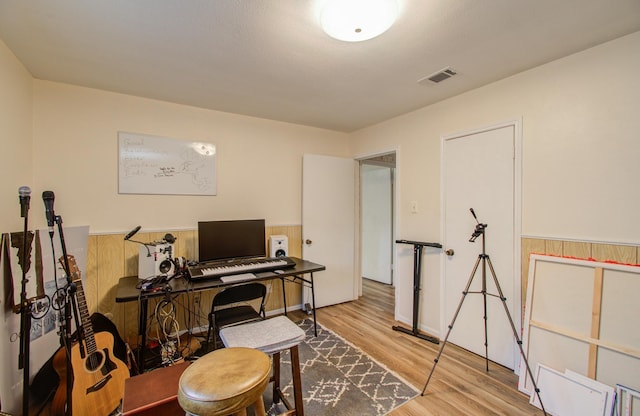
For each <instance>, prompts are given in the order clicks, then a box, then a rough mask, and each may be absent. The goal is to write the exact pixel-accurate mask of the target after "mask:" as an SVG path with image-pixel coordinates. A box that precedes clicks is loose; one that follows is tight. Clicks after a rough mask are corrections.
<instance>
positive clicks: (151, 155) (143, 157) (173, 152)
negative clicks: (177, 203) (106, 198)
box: [118, 132, 216, 195]
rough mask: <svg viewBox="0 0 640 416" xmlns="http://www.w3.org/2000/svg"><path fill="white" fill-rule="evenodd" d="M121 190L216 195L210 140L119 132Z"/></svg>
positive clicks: (214, 160)
mask: <svg viewBox="0 0 640 416" xmlns="http://www.w3.org/2000/svg"><path fill="white" fill-rule="evenodd" d="M118 157H119V160H118V193H121V194H156V195H216V147H215V145H213V144H211V143H202V142H187V141H183V140H178V139H172V138H166V137H157V136H148V135H143V134H134V133H124V132H119V133H118Z"/></svg>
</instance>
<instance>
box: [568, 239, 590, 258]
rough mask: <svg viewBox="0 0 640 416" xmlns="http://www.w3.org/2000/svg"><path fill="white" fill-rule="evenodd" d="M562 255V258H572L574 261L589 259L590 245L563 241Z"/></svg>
mask: <svg viewBox="0 0 640 416" xmlns="http://www.w3.org/2000/svg"><path fill="white" fill-rule="evenodd" d="M562 255H563V256H564V257H574V258H576V259H590V258H591V243H583V242H579V241H564V242H563V243H562Z"/></svg>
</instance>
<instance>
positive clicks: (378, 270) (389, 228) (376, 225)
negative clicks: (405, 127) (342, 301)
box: [360, 152, 396, 286]
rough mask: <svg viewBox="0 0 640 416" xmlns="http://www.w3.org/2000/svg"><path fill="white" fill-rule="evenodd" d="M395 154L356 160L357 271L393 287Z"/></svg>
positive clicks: (363, 276) (365, 276) (366, 277)
mask: <svg viewBox="0 0 640 416" xmlns="http://www.w3.org/2000/svg"><path fill="white" fill-rule="evenodd" d="M395 169H396V154H395V152H391V153H385V154H381V155H377V156H374V157H369V158H366V159H362V160H360V201H361V202H360V251H361V255H360V270H361V276H362V278H363V279H369V280H374V281H377V282H380V283H384V284H388V285H391V286H393V284H394V275H393V271H394V264H393V263H394V250H393V248H394V241H395V239H394V237H395V229H394V226H395V212H394V211H395V210H394V206H395Z"/></svg>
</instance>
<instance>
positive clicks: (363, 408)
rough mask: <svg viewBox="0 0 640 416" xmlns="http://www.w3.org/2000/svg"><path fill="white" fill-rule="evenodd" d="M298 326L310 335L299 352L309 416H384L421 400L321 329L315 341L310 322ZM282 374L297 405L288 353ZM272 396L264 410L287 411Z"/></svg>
mask: <svg viewBox="0 0 640 416" xmlns="http://www.w3.org/2000/svg"><path fill="white" fill-rule="evenodd" d="M298 325H299V326H300V327H301V328H302V329H303V330H304V331H305V333H306V334H307V336H306V339H305V342H303V343H302V344H300V346H299V351H300V370H301V372H302V396H303V399H304V413H305V415H308V416H324V415H327V416H328V415H331V416H370V415H371V416H373V415H385V414H387V413H389V412H390V411H391V410H393V409H395V408H397V407H398V406H400V405H402V404H404V403H406V402H407V401H409V400H411V399H412V398H414V397H416V396H417V395H418V391H417V390H416V389H415V388H414V387H412V386H410V385H409V384H407V383H405V382H404V381H403V380H401V379H400V378H399V377H398V376H396V375H395V374H393V373H392V372H391V371H389V370H388V369H387V368H385V367H384V366H382V365H381V364H379V363H377V362H376V361H374V360H373V359H372V358H371V357H369V356H368V355H367V354H365V353H364V352H363V351H361V350H359V349H358V348H356V347H354V346H353V345H351V344H349V343H348V342H347V341H345V340H344V339H342V338H341V337H340V336H338V335H336V334H334V333H333V332H331V331H329V330H327V329H325V328H323V327H321V326H320V325H318V336H317V337H315V336H314V333H313V321H312V320H310V319H305V320H303V321H301V322H299V323H298ZM280 368H281V386H283V388H282V391H283V392H284V393H285V395H286V396H287V398H288V399H289V401H290V402H291V403H293V387H292V385H291V360H290V357H289V351H287V352H286V353H283V354H282V356H281V362H280ZM271 390H272V389H271V384H270V385H269V386H268V387H267V391H266V392H265V405H266V406H267V413H268V415H270V416H273V415H277V414H279V413H281V412H283V411H284V410H285V408H284V405H283V404H282V403H280V404H278V405H274V404H273V400H272V399H271ZM269 405H271V408H269Z"/></svg>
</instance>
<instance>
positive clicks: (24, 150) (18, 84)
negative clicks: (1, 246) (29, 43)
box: [0, 41, 36, 232]
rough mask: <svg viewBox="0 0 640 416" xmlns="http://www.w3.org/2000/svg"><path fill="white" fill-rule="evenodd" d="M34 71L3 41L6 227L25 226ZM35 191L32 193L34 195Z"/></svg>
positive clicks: (0, 160) (0, 144) (2, 214)
mask: <svg viewBox="0 0 640 416" xmlns="http://www.w3.org/2000/svg"><path fill="white" fill-rule="evenodd" d="M32 85H33V81H32V78H31V75H30V74H29V72H27V70H26V69H25V68H24V66H23V65H22V64H21V63H20V61H18V59H16V57H15V56H14V55H13V53H12V52H11V51H10V50H9V49H8V48H7V47H6V45H5V44H4V42H2V41H0V91H2V93H0V148H1V149H2V150H1V151H0V166H1V167H0V174H1V176H2V180H1V181H0V195H2V197H1V198H0V218H1V219H2V220H1V221H0V224H2V231H1V232H7V231H18V230H22V229H23V224H24V222H23V219H22V218H21V217H20V205H19V202H18V188H19V187H20V186H30V187H31V188H32V192H33V194H34V195H35V194H36V191H35V190H34V189H33V186H32V183H33V181H32V178H33V172H32V163H31V158H32V145H31V136H32V133H31V131H32V126H31V120H32V113H33V109H32V107H33V104H32V88H33V87H32ZM34 195H32V196H34Z"/></svg>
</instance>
